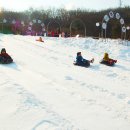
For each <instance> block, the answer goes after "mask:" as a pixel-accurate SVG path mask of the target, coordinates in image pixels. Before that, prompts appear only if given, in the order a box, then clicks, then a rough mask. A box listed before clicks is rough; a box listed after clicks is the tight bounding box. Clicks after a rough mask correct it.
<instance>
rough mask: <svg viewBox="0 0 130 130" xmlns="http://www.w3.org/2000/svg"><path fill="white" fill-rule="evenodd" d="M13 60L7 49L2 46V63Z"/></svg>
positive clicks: (0, 55) (0, 56) (0, 58)
mask: <svg viewBox="0 0 130 130" xmlns="http://www.w3.org/2000/svg"><path fill="white" fill-rule="evenodd" d="M11 62H13V59H12V58H11V56H10V55H9V54H8V53H6V49H5V48H2V50H1V54H0V63H2V64H8V63H11Z"/></svg>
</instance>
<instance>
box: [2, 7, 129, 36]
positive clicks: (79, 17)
mask: <svg viewBox="0 0 130 130" xmlns="http://www.w3.org/2000/svg"><path fill="white" fill-rule="evenodd" d="M110 11H113V12H118V13H119V14H120V15H121V17H122V18H123V19H124V21H125V25H126V26H130V7H124V8H115V9H108V10H102V11H88V10H82V9H77V10H70V11H67V10H65V9H62V8H61V9H55V8H51V9H47V10H44V9H33V8H30V9H29V10H27V11H24V12H15V11H7V10H4V9H3V10H2V12H1V13H0V24H1V25H0V31H1V32H4V33H12V30H11V29H12V28H11V26H12V20H20V21H24V23H25V25H26V26H28V24H29V22H30V21H32V20H34V19H36V20H38V19H39V20H41V21H43V22H44V24H45V28H46V30H47V29H48V31H52V30H53V31H57V30H58V31H60V32H62V31H64V32H67V33H70V25H72V26H71V30H72V32H71V33H72V34H71V35H76V34H80V35H81V36H84V35H85V29H84V27H85V26H86V36H94V37H98V36H99V35H101V23H102V20H103V17H104V15H106V14H108V13H109V12H110ZM3 19H6V20H7V22H6V23H3ZM97 22H99V23H100V26H99V27H96V23H97ZM35 26H36V25H35ZM38 26H39V25H37V26H36V27H35V29H38V28H40V27H38ZM60 27H61V28H60ZM21 29H22V28H19V30H18V31H17V33H21ZM128 34H129V31H127V37H129V35H128ZM120 36H121V25H120V22H119V20H117V19H116V18H115V19H111V20H110V21H109V22H108V27H107V37H110V38H120Z"/></svg>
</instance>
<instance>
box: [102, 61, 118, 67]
mask: <svg viewBox="0 0 130 130" xmlns="http://www.w3.org/2000/svg"><path fill="white" fill-rule="evenodd" d="M116 62H117V61H116V60H110V61H104V60H101V61H100V63H101V64H104V65H107V66H114V65H115V63H116Z"/></svg>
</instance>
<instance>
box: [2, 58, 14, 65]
mask: <svg viewBox="0 0 130 130" xmlns="http://www.w3.org/2000/svg"><path fill="white" fill-rule="evenodd" d="M12 62H13V59H12V58H9V59H5V58H3V59H0V64H10V63H12Z"/></svg>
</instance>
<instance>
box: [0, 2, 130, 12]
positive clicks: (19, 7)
mask: <svg viewBox="0 0 130 130" xmlns="http://www.w3.org/2000/svg"><path fill="white" fill-rule="evenodd" d="M122 1H123V6H128V5H129V6H130V0H122ZM118 6H119V0H0V8H1V7H3V8H6V9H10V10H15V11H23V10H26V9H28V8H29V7H34V8H45V9H47V8H49V7H56V8H60V7H62V8H66V9H68V10H70V9H76V8H84V9H90V10H102V9H107V8H114V7H118Z"/></svg>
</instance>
